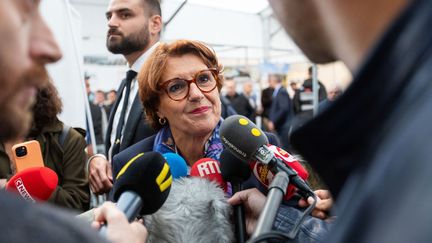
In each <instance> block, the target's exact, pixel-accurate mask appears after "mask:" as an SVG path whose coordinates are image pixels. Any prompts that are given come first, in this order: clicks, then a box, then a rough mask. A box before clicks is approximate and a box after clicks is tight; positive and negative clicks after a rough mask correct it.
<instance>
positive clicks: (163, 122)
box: [159, 117, 166, 126]
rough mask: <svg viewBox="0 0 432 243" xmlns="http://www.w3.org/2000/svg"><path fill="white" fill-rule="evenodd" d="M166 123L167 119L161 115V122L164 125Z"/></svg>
mask: <svg viewBox="0 0 432 243" xmlns="http://www.w3.org/2000/svg"><path fill="white" fill-rule="evenodd" d="M165 123H166V119H165V118H160V117H159V124H161V125H162V126H163V125H165Z"/></svg>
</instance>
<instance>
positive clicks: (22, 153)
mask: <svg viewBox="0 0 432 243" xmlns="http://www.w3.org/2000/svg"><path fill="white" fill-rule="evenodd" d="M15 154H16V155H17V157H24V156H26V155H27V148H26V147H25V146H20V147H18V148H16V149H15Z"/></svg>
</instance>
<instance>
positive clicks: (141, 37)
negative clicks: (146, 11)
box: [106, 25, 150, 55]
mask: <svg viewBox="0 0 432 243" xmlns="http://www.w3.org/2000/svg"><path fill="white" fill-rule="evenodd" d="M110 34H116V35H118V36H117V37H116V38H121V40H115V39H114V40H113V39H110ZM149 42H150V34H149V31H148V27H147V25H144V26H143V28H141V29H140V31H138V32H136V33H131V34H130V35H128V36H124V35H123V33H121V32H120V31H117V30H116V29H110V30H108V35H107V40H106V46H107V49H108V50H109V51H110V52H111V53H113V54H122V55H129V54H131V53H134V52H137V51H142V50H144V49H145V48H146V47H147V45H148V44H149Z"/></svg>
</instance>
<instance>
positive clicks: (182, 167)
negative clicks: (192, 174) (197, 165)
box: [163, 153, 188, 179]
mask: <svg viewBox="0 0 432 243" xmlns="http://www.w3.org/2000/svg"><path fill="white" fill-rule="evenodd" d="M163 157H164V158H165V160H166V161H167V163H168V165H169V167H170V171H171V175H172V177H173V179H177V178H181V177H185V176H187V174H188V168H187V165H186V161H185V160H184V159H183V157H181V156H180V155H178V154H176V153H165V154H163Z"/></svg>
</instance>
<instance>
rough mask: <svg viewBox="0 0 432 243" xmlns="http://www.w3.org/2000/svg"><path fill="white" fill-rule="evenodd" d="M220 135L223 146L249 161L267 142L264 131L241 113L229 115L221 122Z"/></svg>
mask: <svg viewBox="0 0 432 243" xmlns="http://www.w3.org/2000/svg"><path fill="white" fill-rule="evenodd" d="M220 137H221V141H222V143H223V145H224V146H225V148H226V149H228V150H229V151H230V152H231V153H232V154H233V155H234V156H236V157H237V158H239V159H241V160H243V161H251V160H252V156H253V155H254V154H255V152H256V151H257V150H258V148H259V147H260V146H262V145H264V144H268V139H267V136H266V135H265V134H264V132H263V131H261V129H259V128H258V127H257V126H256V125H255V124H254V123H253V122H251V121H250V120H249V119H248V118H246V117H245V116H241V115H233V116H229V117H227V118H226V119H225V120H224V121H223V122H222V125H221V128H220Z"/></svg>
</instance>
